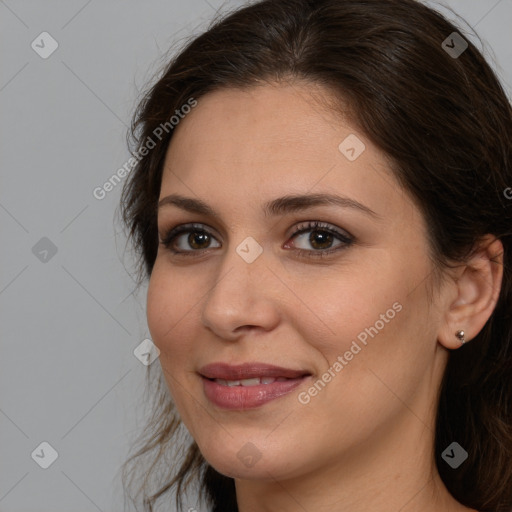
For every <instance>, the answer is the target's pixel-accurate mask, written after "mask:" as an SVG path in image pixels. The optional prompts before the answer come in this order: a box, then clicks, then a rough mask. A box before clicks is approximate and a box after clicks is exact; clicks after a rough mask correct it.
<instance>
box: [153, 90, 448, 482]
mask: <svg viewBox="0 0 512 512" xmlns="http://www.w3.org/2000/svg"><path fill="white" fill-rule="evenodd" d="M311 93H316V94H323V95H324V97H325V95H326V94H327V93H326V91H322V90H321V89H315V88H313V87H312V86H311V85H294V86H289V85H286V86H285V85H279V86H278V85H276V86H271V85H265V86H260V87H254V88H251V89H247V90H245V91H241V90H222V91H218V92H214V93H210V94H209V95H206V96H204V97H202V98H201V99H200V100H199V102H198V105H197V107H196V108H195V109H193V110H192V111H191V112H190V113H189V114H188V115H187V116H186V117H185V118H184V119H183V120H181V121H180V124H179V125H178V126H177V127H176V128H175V130H176V133H175V134H174V137H173V139H172V142H171V145H170V147H169V149H168V153H167V157H166V161H165V166H164V171H163V178H162V187H161V194H160V200H161V203H162V204H161V206H160V208H159V211H158V229H159V235H160V239H161V240H164V239H165V238H166V236H167V234H168V232H169V230H171V229H172V228H175V227H177V226H183V225H186V224H190V223H193V224H194V226H193V227H190V226H188V229H190V231H188V232H185V233H181V234H178V235H176V236H175V237H174V238H173V239H172V240H170V241H169V240H168V242H169V243H168V246H167V247H166V246H165V245H164V244H163V243H161V244H160V245H159V249H158V255H157V258H156V262H155V266H154V269H153V272H152V275H151V279H150V283H149V290H148V302H147V315H148V325H149V329H150V332H151V335H152V339H153V341H154V343H155V344H156V346H157V347H158V348H159V349H160V351H161V353H160V363H161V365H162V368H163V370H164V375H165V379H166V381H167V384H168V386H169V390H170V392H171V394H172V397H173V400H174V402H175V404H176V406H177V409H178V411H179V414H180V416H181V419H182V420H183V422H184V423H185V425H186V427H187V428H188V430H189V431H190V433H191V434H192V436H193V437H194V439H195V440H196V442H197V444H198V445H199V448H200V450H201V452H202V454H203V455H204V457H205V458H206V459H207V461H208V462H209V463H210V464H211V465H213V466H214V467H215V468H216V469H217V470H218V471H219V472H221V473H223V474H225V475H228V476H231V477H235V478H241V479H265V480H266V479H271V478H272V479H286V478H292V477H299V476H301V475H304V474H305V473H311V472H314V471H316V470H317V469H318V468H325V467H330V468H332V467H334V466H335V465H341V464H350V468H351V471H357V468H358V467H359V466H358V464H363V462H364V464H366V465H367V464H368V461H369V460H371V458H372V457H375V456H376V454H377V453H379V454H382V455H384V454H385V453H386V450H391V448H392V449H393V450H394V459H393V460H394V461H395V462H396V457H397V456H400V454H399V453H398V454H397V453H396V450H397V446H401V447H402V448H403V449H404V453H405V451H407V450H408V452H410V450H409V449H410V448H411V447H413V446H414V444H415V443H419V442H420V439H421V442H423V440H424V439H425V434H426V435H427V436H430V435H431V434H432V431H431V430H430V429H429V427H432V426H433V423H432V422H433V418H434V411H435V395H436V392H437V385H438V383H439V379H440V378H441V376H442V373H443V370H444V365H445V363H446V357H447V351H446V350H445V349H443V348H442V347H441V346H440V345H439V343H437V341H436V338H437V330H438V329H439V326H440V324H441V321H442V315H441V312H440V311H441V309H440V308H437V307H436V304H437V302H436V303H435V304H432V305H430V306H429V301H428V292H427V289H428V285H429V284H430V282H431V274H432V265H431V262H430V260H429V258H428V256H427V254H428V252H427V251H428V249H427V238H426V227H425V224H424V221H423V218H422V216H421V215H420V213H419V210H418V209H417V207H416V206H415V205H414V204H413V202H412V201H411V200H410V198H409V196H408V195H407V194H406V193H405V192H404V191H403V190H402V189H401V188H400V187H399V186H398V184H397V182H396V181H395V180H394V178H393V177H392V174H391V173H390V170H389V167H388V163H387V161H386V160H385V158H384V155H383V154H382V153H381V152H380V151H379V150H378V149H377V148H376V147H375V146H374V145H372V143H371V142H370V141H369V140H368V139H367V138H366V137H365V136H364V135H362V134H361V133H360V132H359V131H357V129H356V128H355V127H354V126H352V125H351V124H347V123H346V122H345V121H343V120H342V119H340V117H339V116H338V115H335V114H330V113H329V112H328V111H327V110H326V109H325V108H322V107H321V106H320V105H319V103H317V102H316V101H315V99H314V98H313V97H312V96H311ZM362 144H364V146H363V145H362ZM324 194H325V195H327V194H328V195H330V196H338V197H339V198H342V200H339V202H335V201H331V202H327V201H325V200H323V199H322V197H321V196H322V195H324ZM171 195H173V196H181V197H183V198H186V199H187V201H181V202H180V201H177V200H176V198H174V199H172V198H169V196H171ZM292 196H293V197H295V196H298V198H297V199H294V200H293V199H290V198H291V197H292ZM166 198H167V199H166ZM280 198H283V199H280ZM313 199H314V200H313ZM324 199H325V198H324ZM199 201H200V202H201V204H202V205H206V206H207V207H208V210H211V212H208V211H207V210H206V209H204V208H203V209H202V210H201V209H200V208H198V202H199ZM268 205H270V206H268ZM372 212H373V213H372ZM315 223H318V224H319V225H318V226H315ZM297 231H299V232H300V233H299V234H296V232H297ZM173 250H176V251H180V253H179V254H175V253H173ZM320 255H322V256H320ZM437 297H439V296H437ZM214 363H222V365H228V366H222V365H220V366H218V367H215V366H214V367H211V366H210V368H206V369H205V367H206V366H207V365H212V364H214ZM239 365H243V366H240V367H239ZM270 366H276V367H280V368H284V369H286V370H288V371H285V370H279V369H277V370H276V369H275V368H270ZM237 367H238V368H237ZM204 375H206V377H210V379H213V378H214V377H218V378H219V379H221V380H218V381H216V382H215V381H213V380H210V379H208V378H206V377H205V376H204ZM280 375H281V376H282V378H280V379H279V380H274V381H273V382H272V380H273V379H276V378H278V377H279V376H280ZM258 376H259V377H262V378H264V380H263V382H261V379H260V380H254V379H258ZM237 377H239V379H237ZM223 378H224V380H222V379H223ZM228 378H229V380H231V381H232V382H230V383H229V384H232V386H231V385H226V382H225V381H226V380H228ZM240 379H242V380H244V381H245V382H241V383H237V382H234V381H237V380H240ZM283 379H285V380H283ZM422 435H423V437H422ZM408 452H407V453H408ZM361 467H363V466H361Z"/></svg>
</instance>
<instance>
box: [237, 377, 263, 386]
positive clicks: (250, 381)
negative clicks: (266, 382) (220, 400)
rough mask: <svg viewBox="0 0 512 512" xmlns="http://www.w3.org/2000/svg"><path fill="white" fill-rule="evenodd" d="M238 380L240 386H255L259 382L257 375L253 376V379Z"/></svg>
mask: <svg viewBox="0 0 512 512" xmlns="http://www.w3.org/2000/svg"><path fill="white" fill-rule="evenodd" d="M240 382H241V384H242V386H257V385H258V384H261V380H260V379H259V378H258V377H255V378H254V379H243V380H241V381H240Z"/></svg>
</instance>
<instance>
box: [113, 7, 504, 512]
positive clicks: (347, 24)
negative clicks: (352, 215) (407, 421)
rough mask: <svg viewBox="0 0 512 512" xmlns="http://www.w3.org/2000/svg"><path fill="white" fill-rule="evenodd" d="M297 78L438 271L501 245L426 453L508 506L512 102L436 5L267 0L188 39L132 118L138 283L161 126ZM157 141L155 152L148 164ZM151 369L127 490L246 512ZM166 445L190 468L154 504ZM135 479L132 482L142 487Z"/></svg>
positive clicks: (457, 479) (153, 242)
mask: <svg viewBox="0 0 512 512" xmlns="http://www.w3.org/2000/svg"><path fill="white" fill-rule="evenodd" d="M453 32H458V33H459V34H460V35H461V36H462V37H463V39H465V40H466V41H467V43H468V47H467V48H466V49H465V50H464V51H463V52H462V53H461V54H460V55H457V56H455V55H453V53H452V54H450V53H449V52H448V51H447V47H446V44H443V41H445V40H446V39H447V38H449V36H452V34H453ZM448 41H449V42H450V43H449V47H450V48H453V47H454V45H455V43H453V42H452V40H450V39H448ZM457 41H458V43H457V44H458V45H459V48H460V41H461V40H460V39H458V40H457ZM295 80H297V81H305V82H309V83H314V84H320V85H324V86H325V87H327V88H329V90H331V91H334V93H335V95H336V97H337V98H339V100H340V104H339V107H340V111H341V110H342V109H345V108H346V105H347V104H348V105H349V106H350V109H351V110H350V112H351V115H352V121H353V122H354V123H355V125H356V126H357V127H358V129H359V130H360V131H361V133H363V134H365V135H366V137H368V139H369V140H371V141H372V142H373V143H374V144H375V145H376V146H377V147H378V148H380V149H381V150H382V151H384V153H385V154H386V155H387V156H388V157H389V159H390V162H392V171H393V173H394V175H395V176H396V178H397V180H398V182H399V183H400V185H401V186H402V187H403V188H404V189H405V190H406V191H407V192H408V193H409V194H410V196H411V197H412V198H413V199H414V200H415V202H416V204H417V205H418V208H420V210H421V212H422V214H423V215H424V217H425V219H426V221H427V225H428V227H429V233H428V236H429V244H430V248H431V251H432V255H431V256H432V258H433V262H434V268H435V270H436V271H439V272H441V270H442V269H443V268H445V267H446V266H447V265H448V262H449V261H458V262H464V261H466V258H467V257H468V256H469V255H470V254H471V251H472V249H473V248H475V247H476V244H477V242H478V241H479V240H480V239H481V237H483V236H484V235H485V234H488V233H490V234H493V235H495V236H496V237H497V238H499V239H500V240H501V241H502V244H503V247H504V255H503V262H504V263H503V264H504V274H503V281H502V287H501V291H500V295H499V300H498V303H497V305H496V307H495V309H494V312H493V314H492V316H491V317H490V318H489V320H488V322H487V323H486V324H485V326H484V327H483V329H482V330H481V331H480V333H479V334H478V335H477V336H476V338H475V339H473V340H471V342H470V343H468V344H466V345H464V346H463V347H461V348H460V349H459V350H456V351H452V352H451V354H450V358H449V362H448V365H447V368H446V372H445V375H444V378H443V381H442V383H441V387H440V390H439V397H440V398H439V407H438V413H437V418H436V435H435V447H434V454H433V456H434V457H435V460H436V464H437V467H438V470H439V473H440V475H441V478H442V479H443V481H444V483H445V485H446V487H447V488H448V490H449V491H450V493H451V494H452V495H453V496H454V498H455V499H456V500H458V501H459V502H460V503H462V504H464V505H466V506H468V507H471V508H476V509H478V510H480V511H482V512H483V511H489V512H491V511H492V512H502V511H507V512H510V509H511V508H512V274H511V268H512V200H511V199H510V196H512V189H510V187H512V158H511V148H512V108H511V105H510V102H509V100H508V99H507V96H506V94H505V92H504V90H503V88H502V86H501V85H500V82H499V80H498V78H497V77H496V75H495V73H494V72H493V71H492V69H491V67H490V66H489V64H488V63H487V62H486V61H485V59H484V57H483V56H482V54H481V53H480V51H479V50H478V49H477V48H476V47H475V46H474V44H473V43H472V42H471V41H470V40H469V38H468V37H464V32H463V31H462V30H461V29H459V28H457V27H456V26H454V25H453V24H452V23H451V22H449V21H448V20H447V19H445V17H444V16H443V15H441V14H440V13H438V12H437V11H435V10H433V9H431V8H429V7H427V6H425V5H424V4H422V3H420V2H418V1H415V0H264V1H260V2H256V3H253V4H251V5H248V6H246V7H244V8H240V9H238V10H236V11H234V12H232V13H230V14H228V15H226V16H224V17H223V18H221V19H218V20H216V21H215V22H214V23H212V25H211V26H210V27H209V29H208V30H207V31H206V32H205V33H203V34H201V35H200V36H198V37H195V38H193V39H192V40H190V41H188V42H187V44H186V45H185V47H184V48H182V49H181V51H180V52H179V53H178V54H177V55H175V56H174V57H173V58H172V59H171V60H170V63H169V64H168V65H167V66H166V68H165V69H164V71H163V74H162V75H161V77H160V78H159V79H158V80H157V82H156V83H155V84H154V85H153V86H152V87H150V88H149V90H148V91H147V93H146V94H145V96H144V97H143V99H142V101H141V102H140V104H139V107H138V109H137V111H136V113H135V116H134V121H133V124H132V132H131V133H132V135H133V146H132V151H133V153H134V154H136V155H137V160H138V161H137V163H136V165H135V167H134V169H133V171H132V173H131V174H130V176H129V179H128V181H127V182H126V183H125V186H124V188H123V193H122V199H121V211H122V216H123V221H124V223H125V225H126V227H127V229H128V234H129V239H130V240H131V242H132V243H133V246H134V247H135V249H136V251H137V253H138V254H139V256H140V260H139V267H138V268H139V280H140V282H142V281H143V280H145V279H147V278H148V277H149V275H150V274H151V271H152V268H153V264H154V261H155V257H156V253H157V249H158V235H157V214H156V212H157V210H156V205H157V202H158V197H159V193H160V185H161V177H162V166H163V161H164V157H165V154H166V150H167V147H168V144H169V141H170V140H171V137H172V134H173V128H172V127H171V126H170V125H169V123H168V125H166V128H167V129H166V130H164V131H162V130H161V129H160V131H158V130H157V128H158V127H159V126H162V125H164V123H166V122H168V121H169V118H170V117H171V116H172V115H173V113H174V112H175V111H176V110H180V109H181V108H182V107H183V105H186V104H187V103H189V102H190V100H191V99H194V100H195V101H197V102H198V104H199V105H200V103H201V97H202V96H204V95H205V94H207V93H208V92H211V91H214V90H217V89H221V88H225V87H240V88H243V87H250V86H253V85H255V84H258V83H260V84H261V83H265V82H275V81H295ZM189 104H190V103H189ZM342 104H343V106H342ZM333 108H336V106H333ZM344 113H345V115H346V114H347V112H346V111H345V112H344ZM155 130H157V131H156V132H155ZM155 133H158V135H159V136H158V137H156V136H155ZM149 139H152V140H154V142H155V143H156V146H155V147H154V148H152V149H151V150H150V151H149V152H148V153H147V154H146V155H145V156H143V157H140V153H138V152H140V149H141V147H142V146H144V145H145V144H147V141H148V140H149ZM507 190H508V191H510V193H509V194H507V192H506V191H507ZM152 367H153V368H156V369H157V370H158V371H159V375H158V378H157V381H158V382H157V384H158V385H157V388H156V390H155V391H154V393H153V394H152V395H151V396H152V397H153V399H154V414H153V416H152V417H151V418H150V422H149V423H148V425H147V428H146V430H145V431H144V432H143V434H142V435H141V437H140V442H141V447H140V449H139V450H138V451H137V452H136V453H135V454H134V455H132V457H130V459H129V460H128V461H127V462H126V463H125V466H126V467H124V470H123V471H124V472H123V482H124V485H125V486H126V475H128V473H129V472H128V466H129V465H130V464H131V463H133V468H132V470H134V471H135V473H136V472H137V471H140V468H143V470H144V471H145V478H144V479H143V483H142V485H141V487H140V489H139V492H140V491H141V490H143V491H144V510H147V511H152V510H153V504H154V503H155V502H156V500H157V499H159V498H161V497H163V496H164V495H167V494H168V493H169V492H171V491H174V492H175V493H176V502H177V504H178V508H179V509H180V510H182V507H181V504H182V501H183V500H182V497H183V493H184V491H185V490H186V488H187V485H188V483H190V482H195V483H196V485H198V486H199V488H200V491H201V493H202V494H201V495H202V496H204V497H205V498H206V499H207V501H208V502H209V504H210V505H211V510H213V511H219V512H234V511H237V505H236V496H235V487H234V480H233V479H231V478H228V477H226V476H223V475H221V474H219V473H218V472H216V471H215V470H214V469H213V468H212V467H211V466H210V465H209V464H208V463H207V462H206V461H205V460H204V458H203V457H202V455H201V453H200V452H199V449H198V447H197V444H196V443H195V442H194V441H193V440H191V439H190V438H188V439H186V438H184V439H183V438H181V437H180V435H181V434H180V432H181V430H180V420H179V416H178V414H177V412H176V410H175V407H174V406H173V403H172V401H171V398H170V396H169V394H168V392H167V390H166V388H165V383H164V382H163V379H162V375H161V373H162V372H161V369H160V368H159V367H158V366H157V365H152V366H151V367H149V368H150V369H151V368H152ZM453 441H457V442H458V443H459V444H460V445H461V446H463V447H464V448H465V450H466V451H467V452H468V454H469V457H468V459H467V460H466V461H465V462H464V464H462V465H461V466H460V467H459V468H458V469H456V470H453V469H451V468H450V467H449V466H448V465H447V464H446V463H445V462H444V461H443V460H442V459H441V453H442V451H443V450H444V449H445V448H446V447H447V446H448V445H450V444H451V443H452V442H453ZM173 447H174V448H182V449H184V452H183V454H182V455H183V456H182V459H181V460H180V462H179V464H176V463H175V464H174V465H172V463H171V464H169V465H167V466H165V467H164V470H162V469H159V472H158V475H159V476H160V484H159V485H158V486H157V487H158V489H156V490H155V492H154V493H153V494H151V495H148V492H147V491H148V489H149V482H150V481H151V479H152V478H153V477H154V479H156V476H157V471H156V468H157V462H158V460H159V459H161V458H162V457H163V456H164V455H165V454H166V453H169V451H170V450H171V449H173ZM176 457H177V458H176V460H178V456H176ZM148 458H150V459H151V460H152V465H151V467H150V469H149V470H146V467H145V466H144V465H142V466H141V462H142V461H143V460H145V459H148ZM125 470H126V471H125ZM134 471H132V472H131V473H130V474H131V476H132V480H131V481H130V483H131V482H133V478H139V481H142V477H140V476H139V477H137V476H135V477H134V475H133V473H134Z"/></svg>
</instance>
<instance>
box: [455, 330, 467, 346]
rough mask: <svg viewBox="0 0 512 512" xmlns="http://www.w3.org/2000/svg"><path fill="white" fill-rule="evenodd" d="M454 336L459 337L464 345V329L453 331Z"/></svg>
mask: <svg viewBox="0 0 512 512" xmlns="http://www.w3.org/2000/svg"><path fill="white" fill-rule="evenodd" d="M455 336H457V338H459V340H460V344H461V345H464V343H466V340H465V339H464V331H457V332H456V333H455Z"/></svg>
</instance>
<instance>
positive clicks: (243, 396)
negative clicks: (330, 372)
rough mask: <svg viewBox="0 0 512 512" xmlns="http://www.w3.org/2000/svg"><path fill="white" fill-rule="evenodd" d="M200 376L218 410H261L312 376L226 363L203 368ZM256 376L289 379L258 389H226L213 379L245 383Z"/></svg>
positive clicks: (207, 395) (279, 369) (267, 366)
mask: <svg viewBox="0 0 512 512" xmlns="http://www.w3.org/2000/svg"><path fill="white" fill-rule="evenodd" d="M199 374H200V375H201V378H202V380H203V389H204V393H205V395H206V397H207V398H208V400H210V402H212V403H213V404H214V405H216V406H217V407H220V408H222V409H229V410H246V409H254V408H256V407H260V406H261V405H263V404H266V403H268V402H270V401H272V400H275V399H277V398H280V397H282V396H284V395H287V394H288V393H290V392H291V391H293V390H294V389H295V388H297V387H298V386H300V385H301V384H303V383H304V382H305V381H306V380H309V378H310V377H311V373H309V372H308V371H307V370H294V369H291V368H283V367H280V366H274V365H269V364H264V363H244V364H241V365H234V366H233V365H229V364H226V363H212V364H209V365H206V366H203V367H202V368H201V369H200V371H199ZM255 377H272V378H276V379H277V378H279V377H284V378H286V379H288V380H286V381H274V382H272V383H270V384H256V385H255V386H226V385H222V384H219V383H217V382H215V380H214V379H223V380H244V379H251V378H255Z"/></svg>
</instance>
